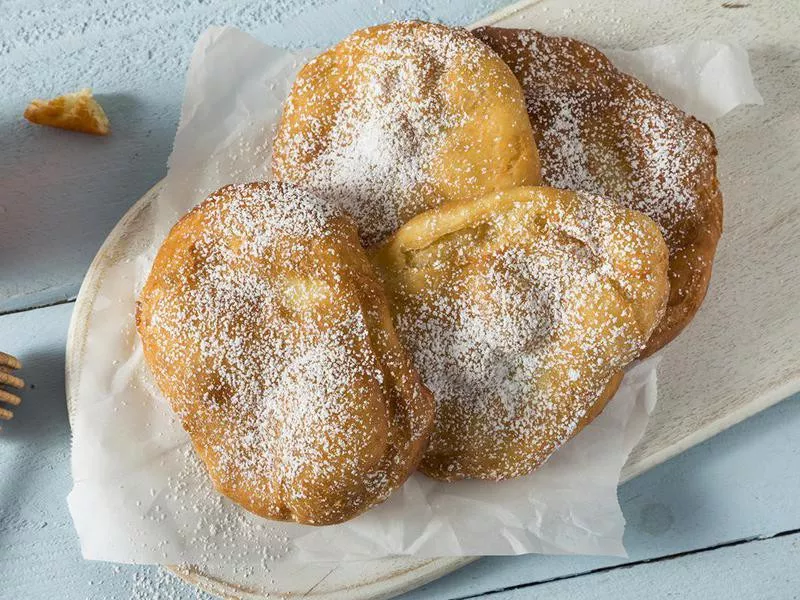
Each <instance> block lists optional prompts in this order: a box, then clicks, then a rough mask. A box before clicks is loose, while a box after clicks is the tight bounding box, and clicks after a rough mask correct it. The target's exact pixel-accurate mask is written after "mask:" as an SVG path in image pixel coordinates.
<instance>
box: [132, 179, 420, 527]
mask: <svg viewBox="0 0 800 600" xmlns="http://www.w3.org/2000/svg"><path fill="white" fill-rule="evenodd" d="M136 321H137V325H138V329H139V333H140V335H141V339H142V344H143V346H144V356H145V359H146V361H147V364H148V365H149V367H150V369H151V371H152V373H153V375H154V376H155V380H156V382H157V384H158V386H159V388H160V389H161V391H162V392H163V393H164V395H165V396H166V397H167V398H168V399H169V401H170V403H171V405H172V408H173V410H174V411H175V412H176V413H177V414H178V415H179V416H180V418H181V420H182V423H183V427H184V428H185V429H186V431H187V432H188V433H189V435H190V437H191V439H192V443H193V445H194V448H195V450H196V452H197V454H198V455H199V456H200V458H201V459H202V460H203V462H204V463H205V465H206V468H207V470H208V473H209V475H210V477H211V479H212V481H213V483H214V485H215V486H216V487H217V488H218V489H219V491H221V492H222V493H223V494H225V495H226V496H228V497H229V498H231V499H232V500H234V501H235V502H238V503H239V504H241V505H242V506H244V507H245V508H247V509H248V510H250V511H252V512H254V513H257V514H259V515H261V516H264V517H267V518H270V519H278V520H294V521H297V522H299V523H308V524H315V525H323V524H329V523H338V522H340V521H344V520H347V519H350V518H352V517H354V516H355V515H357V514H359V513H361V512H363V511H364V510H366V509H368V508H369V507H371V506H373V505H375V504H377V503H379V502H381V501H383V500H385V499H386V498H387V496H388V495H389V494H390V493H391V492H392V491H393V490H394V489H395V488H397V487H399V486H400V485H401V484H402V483H403V482H404V481H405V479H406V478H407V477H408V475H409V474H410V473H411V471H413V470H414V468H415V467H416V466H417V463H418V462H419V459H420V457H421V454H422V451H423V449H424V446H425V444H426V443H427V440H428V436H429V432H430V430H431V425H432V419H433V400H432V398H431V395H430V392H428V391H427V390H426V389H425V388H424V386H423V385H422V384H421V383H420V379H419V375H418V374H417V372H416V371H415V370H414V368H413V366H412V365H411V362H410V359H409V357H408V356H407V355H406V353H405V351H404V349H403V347H402V346H401V344H400V342H399V341H398V339H397V335H396V333H395V331H394V329H393V326H392V320H391V315H390V312H389V308H388V305H387V300H386V297H385V294H384V292H383V290H382V288H381V286H380V284H379V282H378V280H377V278H376V276H375V274H374V271H373V270H372V267H371V265H370V263H369V261H368V259H367V257H366V254H365V253H364V251H363V250H362V249H361V246H360V245H359V240H358V233H357V230H356V227H355V225H354V224H353V223H352V221H351V220H350V219H349V218H347V217H341V216H337V215H336V213H335V212H334V211H332V210H331V209H330V208H329V207H328V206H327V205H326V204H325V203H323V202H322V201H320V200H318V199H317V198H316V197H314V196H312V195H310V194H308V193H306V192H303V191H301V190H298V189H296V188H293V187H291V186H287V185H282V184H276V183H269V184H267V183H251V184H246V185H230V186H227V187H224V188H222V189H220V190H219V191H218V192H216V193H214V194H212V195H211V196H210V197H209V198H208V199H207V200H205V201H204V202H203V203H202V204H200V205H199V206H198V207H196V208H195V209H194V210H192V211H191V212H190V213H188V214H187V215H186V216H185V217H184V218H183V219H181V220H180V221H179V222H178V223H177V224H176V225H175V227H173V229H172V231H171V232H170V234H169V236H168V237H167V239H166V240H165V241H164V243H163V245H162V246H161V249H160V250H159V252H158V255H157V256H156V259H155V262H154V263H153V267H152V271H151V272H150V276H149V278H148V280H147V283H146V285H145V287H144V289H143V290H142V293H141V296H140V298H139V302H138V310H137V315H136Z"/></svg>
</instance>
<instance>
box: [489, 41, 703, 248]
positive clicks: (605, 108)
mask: <svg viewBox="0 0 800 600" xmlns="http://www.w3.org/2000/svg"><path fill="white" fill-rule="evenodd" d="M495 32H501V33H495ZM502 32H504V30H497V29H492V28H486V29H484V30H478V31H477V32H476V34H477V35H478V37H479V38H480V39H483V40H484V41H486V42H487V43H489V44H490V45H491V46H492V47H493V48H494V49H496V50H497V51H498V52H499V53H500V54H501V56H503V58H504V59H505V60H506V61H507V62H508V64H509V66H510V67H511V69H512V70H513V71H514V73H515V74H516V75H517V77H518V78H519V80H520V82H521V83H522V87H523V90H524V92H525V98H526V102H527V105H528V112H529V114H530V116H531V121H532V124H533V126H534V134H535V135H536V136H537V145H538V148H539V152H540V156H541V161H542V178H543V180H544V181H545V183H547V184H548V185H552V186H554V187H558V188H563V189H573V190H584V191H587V192H590V193H593V194H598V195H601V196H603V197H606V198H611V199H613V200H616V201H618V202H622V203H623V204H624V205H626V206H628V207H629V208H633V209H635V210H639V211H641V212H644V213H645V214H647V215H648V216H650V217H651V218H652V219H653V220H655V221H656V222H657V223H658V224H659V225H660V226H661V229H662V233H663V235H664V237H665V239H666V240H667V243H668V245H669V246H670V249H671V250H672V251H673V252H676V251H678V250H680V249H681V248H682V247H684V246H685V245H686V243H687V240H686V238H687V232H689V231H691V230H693V229H696V228H698V227H703V226H704V223H703V219H704V218H707V217H706V215H705V212H706V211H707V210H708V209H707V207H706V206H705V202H707V200H704V199H703V198H701V193H702V190H701V189H700V187H701V185H700V184H699V182H703V181H704V180H709V179H710V178H711V177H712V176H713V160H712V161H709V156H708V155H707V153H708V152H711V151H713V150H710V149H713V141H712V139H711V135H710V133H709V132H708V131H707V130H706V129H705V128H704V127H703V126H702V125H701V124H699V123H698V122H697V121H694V120H693V119H691V118H690V117H688V116H687V115H686V114H685V113H683V112H682V111H681V110H679V109H678V108H677V107H675V106H674V105H672V104H671V103H670V102H668V101H667V100H664V99H663V98H661V97H659V96H658V95H656V94H654V93H653V92H651V91H650V90H649V89H648V88H647V87H646V86H645V85H644V84H643V83H642V82H640V81H638V80H637V79H635V78H633V77H630V76H628V75H625V74H623V73H621V72H620V71H618V70H617V69H615V68H614V66H613V65H612V64H611V63H610V62H609V61H608V60H607V59H606V57H605V56H604V55H603V54H602V53H600V52H599V51H597V50H594V49H593V48H590V47H589V46H586V45H584V44H580V43H579V42H575V41H574V40H570V39H567V38H556V37H548V36H545V35H542V34H540V33H538V32H536V31H530V30H514V31H513V32H510V33H507V34H506V33H502ZM707 149H708V150H707ZM689 237H691V236H689Z"/></svg>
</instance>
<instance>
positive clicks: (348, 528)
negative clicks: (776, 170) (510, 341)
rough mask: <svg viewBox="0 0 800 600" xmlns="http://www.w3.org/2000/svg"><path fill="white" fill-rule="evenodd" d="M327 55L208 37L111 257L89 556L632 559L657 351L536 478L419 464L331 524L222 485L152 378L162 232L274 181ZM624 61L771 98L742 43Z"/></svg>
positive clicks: (712, 109)
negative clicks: (295, 110)
mask: <svg viewBox="0 0 800 600" xmlns="http://www.w3.org/2000/svg"><path fill="white" fill-rule="evenodd" d="M311 55H313V52H311V51H307V52H294V53H293V52H288V51H285V50H280V49H276V48H271V47H268V46H265V45H264V44H262V43H260V42H258V41H257V40H255V39H253V38H252V37H250V36H248V35H247V34H244V33H242V32H240V31H238V30H236V29H233V28H212V29H209V30H208V31H207V32H205V33H204V34H203V35H202V36H201V38H200V39H199V41H198V42H197V45H196V47H195V50H194V54H193V56H192V60H191V64H190V67H189V71H188V74H187V79H186V93H185V98H184V103H183V110H182V114H181V122H180V125H179V128H178V132H177V135H176V138H175V146H174V150H173V153H172V156H171V157H170V161H169V173H168V175H167V178H166V180H165V182H164V187H163V190H162V192H161V193H160V194H159V195H158V199H157V201H156V202H155V205H154V206H152V207H151V210H150V212H149V213H148V219H149V221H148V223H149V225H148V230H147V232H145V235H144V236H140V237H143V238H144V239H145V241H144V242H143V243H142V244H140V247H139V248H138V250H137V251H134V252H131V253H130V254H131V255H129V256H119V257H112V259H111V266H110V267H109V268H108V269H107V271H106V273H105V277H104V278H103V281H102V283H101V284H100V289H99V291H98V294H97V297H96V300H95V302H94V305H93V310H92V313H91V315H90V316H89V319H88V323H87V327H88V335H87V338H86V345H85V354H84V356H83V365H84V369H83V371H82V373H81V377H80V383H79V390H78V393H77V397H75V398H73V413H72V417H73V419H72V420H73V447H72V470H73V479H74V487H73V489H72V492H71V493H70V495H69V498H68V502H69V508H70V511H71V514H72V518H73V521H74V523H75V527H76V529H77V531H78V535H79V537H80V540H81V549H82V552H83V556H84V557H85V558H88V559H96V560H112V561H118V562H137V563H161V564H176V563H188V564H200V565H212V566H216V567H219V566H220V565H225V566H226V568H227V570H228V571H229V572H233V573H234V574H238V575H239V576H242V575H243V574H244V575H247V574H252V573H253V572H256V571H257V570H263V568H264V567H267V565H269V568H270V569H271V570H272V572H273V573H274V577H276V578H277V579H278V581H277V583H276V586H277V587H278V588H280V587H281V585H280V583H281V581H280V578H284V580H288V579H287V578H292V577H298V576H300V575H299V574H302V573H307V572H309V569H313V564H314V563H310V562H309V559H314V561H329V560H335V561H342V560H350V559H353V560H355V559H372V558H378V557H384V556H389V555H415V556H417V557H434V556H460V555H465V556H471V555H489V554H521V553H528V552H545V553H581V554H615V555H620V554H623V553H624V548H623V546H622V533H623V528H624V519H623V517H622V514H621V511H620V508H619V505H618V502H617V495H616V488H617V484H618V481H619V474H620V470H621V468H622V466H623V464H624V463H625V460H626V459H627V456H628V454H629V453H630V451H631V449H632V448H633V446H634V445H635V444H636V442H637V441H638V440H639V439H640V437H641V436H642V434H643V432H644V429H645V426H646V424H647V418H648V414H649V412H650V411H651V410H652V408H653V406H654V403H655V399H656V363H657V359H656V360H653V359H651V360H649V361H647V362H645V363H641V364H638V365H636V366H635V367H634V368H632V369H631V370H629V372H628V373H627V375H626V377H625V380H624V382H623V384H622V386H621V388H620V390H619V392H618V393H617V394H616V396H615V397H614V398H613V400H612V401H611V402H610V403H609V405H608V407H607V408H606V409H605V411H604V412H603V413H602V414H601V415H600V417H598V418H597V419H596V420H595V421H594V422H593V423H591V424H590V425H589V426H588V427H586V428H585V429H584V430H583V431H582V432H581V433H580V434H579V435H578V436H577V437H576V438H575V439H573V440H571V441H570V442H568V443H567V444H565V445H564V446H563V447H562V448H561V449H560V450H559V451H558V452H557V453H556V454H555V455H554V456H553V457H552V458H551V459H550V460H549V461H548V462H547V463H546V464H545V465H544V466H543V467H542V468H541V469H539V470H538V471H537V472H536V473H534V474H532V475H530V476H528V477H523V478H519V479H515V480H512V481H507V482H503V483H499V484H495V483H487V482H479V481H465V482H460V483H454V484H446V483H439V482H436V481H433V480H430V479H427V478H425V477H424V476H422V475H414V476H412V477H411V479H410V480H409V481H408V482H407V483H406V484H405V485H404V486H403V487H402V488H401V489H400V490H399V491H397V492H396V493H395V494H394V495H393V496H392V497H391V498H390V499H389V500H388V501H387V502H385V503H384V504H382V505H380V506H378V507H376V508H374V509H373V510H371V511H369V512H368V513H366V514H364V515H362V516H360V517H358V518H356V519H354V520H352V521H350V522H348V523H343V524H341V525H336V526H330V527H323V528H314V527H308V526H302V525H296V524H285V523H274V522H271V521H267V520H264V519H261V518H259V517H256V516H254V515H251V514H250V513H247V512H246V511H245V510H243V509H241V508H240V507H238V506H237V505H235V504H233V503H232V502H230V501H228V500H227V499H226V498H224V497H222V496H220V495H219V494H218V493H216V492H215V491H214V490H213V488H212V487H211V485H210V483H209V481H208V479H207V477H206V476H205V473H204V471H203V469H202V467H201V465H199V464H198V461H197V459H196V458H195V456H194V453H193V452H192V450H191V445H190V443H189V440H188V437H187V436H186V434H185V433H184V432H183V430H182V429H181V427H180V424H179V422H178V421H177V420H176V419H175V418H174V416H173V415H172V413H171V411H170V409H169V407H168V404H167V402H166V401H165V400H164V399H163V398H162V397H161V396H160V394H159V393H158V391H157V390H156V389H155V388H154V386H153V384H152V382H151V380H150V378H149V374H148V372H147V369H146V366H145V365H144V362H143V359H142V352H141V346H140V343H139V340H138V337H137V335H136V331H135V325H134V322H133V314H134V310H135V299H136V295H137V293H138V290H139V289H140V287H141V285H142V283H143V281H144V278H145V277H146V274H147V272H148V269H149V266H150V262H151V260H152V257H153V256H154V253H155V250H156V249H157V247H158V245H159V243H160V242H161V240H162V239H163V238H164V236H165V235H166V233H167V232H168V230H169V228H170V227H171V226H172V224H173V223H174V222H175V221H176V220H177V219H178V218H179V217H180V216H181V215H182V214H183V213H184V212H185V211H186V210H188V209H189V208H191V207H192V206H194V205H195V204H196V203H198V202H199V201H201V200H202V199H203V198H204V197H205V196H206V195H207V194H209V193H210V192H212V191H213V190H215V189H217V188H218V187H220V186H222V185H224V184H227V183H231V182H245V181H251V180H256V179H266V178H269V176H270V175H269V159H270V145H271V139H272V136H273V133H274V130H275V126H276V124H277V120H278V118H279V114H280V107H281V103H282V101H283V99H284V98H285V97H286V95H287V93H288V91H289V89H290V86H291V83H292V81H293V78H294V75H295V73H296V72H297V70H298V69H299V67H300V66H301V65H302V63H303V62H304V60H306V59H307V58H308V57H309V56H311ZM613 58H614V60H618V61H619V62H620V64H621V66H622V67H623V68H625V69H626V70H628V71H630V72H632V73H634V74H636V75H638V76H639V77H641V78H642V79H644V80H645V81H646V82H648V83H649V84H651V85H653V86H655V87H656V88H657V89H659V90H660V91H661V92H662V93H663V94H665V95H666V96H667V97H670V98H671V99H672V100H673V101H675V102H676V103H678V104H679V105H680V106H682V107H683V108H684V109H686V110H687V111H689V112H693V113H696V114H698V115H700V116H703V117H704V118H705V119H707V120H710V119H713V118H715V117H719V116H722V115H723V114H725V113H726V112H727V111H729V110H730V109H731V108H732V107H734V106H737V105H739V104H742V103H760V101H761V99H760V96H758V92H757V91H756V90H755V88H754V86H753V82H752V78H751V76H750V70H749V67H748V64H747V55H746V53H745V52H744V51H743V50H741V49H739V48H736V47H733V46H729V45H725V44H720V43H717V42H698V43H695V44H683V45H677V46H661V47H658V48H652V49H647V50H642V51H639V52H625V53H620V52H614V53H613ZM148 238H149V239H148ZM309 576H310V575H309Z"/></svg>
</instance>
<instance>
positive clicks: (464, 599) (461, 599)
mask: <svg viewBox="0 0 800 600" xmlns="http://www.w3.org/2000/svg"><path fill="white" fill-rule="evenodd" d="M798 534H800V527H798V528H796V529H787V530H786V531H780V532H778V533H774V534H772V535H754V536H751V537H746V538H741V539H738V540H731V541H729V542H722V543H720V544H715V545H713V546H706V547H704V548H695V549H694V550H685V551H683V552H675V553H674V554H665V555H664V556H656V557H653V558H645V559H642V560H634V561H631V562H626V563H621V564H618V565H610V566H608V567H598V568H597V569H589V570H586V571H581V572H579V573H570V574H569V575H560V576H558V577H551V578H549V579H540V580H538V581H531V582H529V583H519V584H516V585H510V586H507V587H501V588H496V589H493V590H487V591H485V592H480V593H479V594H469V595H467V596H456V597H454V598H452V599H451V600H474V599H475V598H484V597H487V596H491V595H492V594H502V593H504V592H513V591H516V590H522V589H526V588H534V587H537V586H540V585H545V584H547V583H555V582H559V581H567V580H569V579H578V578H579V577H586V576H589V575H597V574H600V573H608V572H610V571H616V570H618V569H630V568H633V567H638V566H641V565H648V564H652V563H659V562H666V561H668V560H673V559H676V558H682V557H684V556H693V555H695V554H705V553H707V552H714V551H716V550H722V549H724V548H733V547H735V546H744V545H746V544H751V543H758V542H763V541H766V540H773V539H777V538H782V537H786V536H790V535H798Z"/></svg>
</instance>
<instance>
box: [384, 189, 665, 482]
mask: <svg viewBox="0 0 800 600" xmlns="http://www.w3.org/2000/svg"><path fill="white" fill-rule="evenodd" d="M532 193H533V194H536V193H537V192H535V191H534V192H532ZM578 200H579V202H578V206H577V207H575V206H572V207H569V206H567V203H562V202H556V203H555V204H553V205H552V206H548V207H547V208H546V209H539V210H534V209H532V208H531V207H532V206H533V205H532V204H528V203H527V202H519V203H517V204H516V205H514V206H513V207H512V208H510V209H508V210H505V209H504V210H503V211H501V212H498V211H495V212H494V213H493V214H492V216H491V217H488V218H487V220H486V221H484V222H483V223H475V222H471V223H469V224H468V225H466V226H464V227H463V228H461V229H459V230H458V232H447V233H446V234H445V233H443V234H442V235H441V237H439V238H438V240H437V241H434V242H433V243H432V244H431V245H430V246H426V247H425V248H424V249H423V250H421V251H420V252H421V253H420V254H417V255H415V254H414V253H412V252H409V251H408V250H404V251H403V252H404V255H405V256H407V257H408V258H407V260H408V262H409V264H417V265H422V266H418V267H411V268H409V270H410V271H413V274H408V273H407V274H406V275H405V276H406V277H408V278H409V281H416V283H415V284H413V285H412V287H410V288H409V287H403V285H404V284H401V287H400V288H399V289H400V291H399V295H398V297H399V299H400V301H399V302H397V303H396V304H397V307H399V308H398V313H397V316H396V322H397V328H398V331H399V332H400V334H401V337H402V339H403V340H404V341H405V343H406V344H407V345H408V347H409V348H410V350H411V352H412V354H413V356H414V360H415V364H416V365H417V367H418V368H419V370H420V372H421V374H422V377H423V380H424V381H425V383H426V385H427V386H428V387H429V388H430V389H431V391H432V392H433V394H434V397H435V398H436V401H437V404H436V424H435V429H434V434H433V436H432V439H431V442H430V446H429V449H428V451H427V453H426V457H425V460H424V463H423V464H424V466H425V468H426V470H428V471H431V472H433V473H434V474H436V475H437V476H443V477H446V478H460V477H476V476H477V477H484V478H490V479H497V478H506V477H514V476H518V475H522V474H525V473H527V472H529V471H530V470H531V469H533V468H535V467H536V466H537V465H538V464H541V462H543V461H544V460H545V459H546V458H547V457H548V456H550V454H551V453H552V452H553V451H555V449H556V448H557V447H558V445H560V444H561V443H562V442H563V441H565V440H566V439H568V438H569V437H570V436H571V434H572V433H573V432H574V431H575V429H576V427H577V426H578V424H579V423H580V421H581V419H582V418H583V417H584V416H585V415H586V413H587V411H588V410H589V409H590V408H591V407H592V406H593V404H594V403H595V402H596V401H597V399H598V397H599V396H600V394H601V393H602V392H603V390H604V389H605V386H606V384H607V383H608V381H609V378H610V377H611V376H612V375H613V374H614V373H616V372H617V371H618V370H619V369H620V368H622V367H623V366H624V365H625V364H627V363H628V362H630V361H631V360H633V359H634V358H635V357H636V355H637V354H638V352H639V351H640V350H641V348H642V347H643V345H644V344H645V342H646V341H647V338H648V336H649V334H650V332H651V331H652V328H653V327H654V326H655V324H656V323H657V321H658V317H659V314H658V309H657V308H656V309H655V310H651V311H650V313H651V314H648V315H646V316H645V318H644V319H642V318H641V315H642V313H641V312H640V310H639V309H640V308H641V305H642V304H643V302H645V301H650V302H651V304H652V297H656V296H658V297H659V300H657V301H656V302H655V304H654V306H657V305H658V304H659V302H661V301H663V299H664V298H663V295H664V293H665V292H666V285H665V276H666V274H665V264H662V265H661V269H662V270H661V272H660V273H658V272H652V273H651V272H650V271H651V270H653V269H654V268H656V267H655V266H654V265H653V264H650V263H648V262H647V261H648V260H652V258H649V259H648V258H646V257H648V256H649V257H652V256H653V251H652V249H653V248H657V247H658V246H659V244H663V242H661V241H660V239H659V237H658V234H657V233H656V232H655V231H654V229H653V228H652V226H651V228H650V229H649V230H647V229H646V228H643V226H642V223H641V222H639V221H636V220H631V219H628V220H624V219H620V218H619V210H620V209H619V208H618V207H617V206H616V205H614V204H613V203H611V202H607V201H605V200H603V199H601V198H598V197H594V196H590V195H580V196H579V197H578ZM481 227H485V228H486V229H485V230H483V231H481V233H480V234H475V231H477V230H479V229H480V228H481ZM476 235H477V237H472V238H470V236H476ZM476 240H477V241H476ZM662 247H663V246H662ZM620 256H624V259H623V261H622V263H619V262H617V263H615V262H614V261H619V260H620ZM417 261H422V262H417ZM626 269H627V270H629V272H628V273H626V272H625V270H626ZM634 272H638V273H639V274H640V275H641V276H642V278H643V279H644V280H645V281H648V279H649V283H648V284H646V285H645V286H644V288H638V289H633V288H632V287H631V285H630V283H631V281H630V280H631V273H634ZM387 279H389V280H391V279H392V275H391V274H389V275H387ZM634 279H635V277H634ZM421 281H424V282H425V283H424V284H422V283H421ZM659 294H660V296H659Z"/></svg>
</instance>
